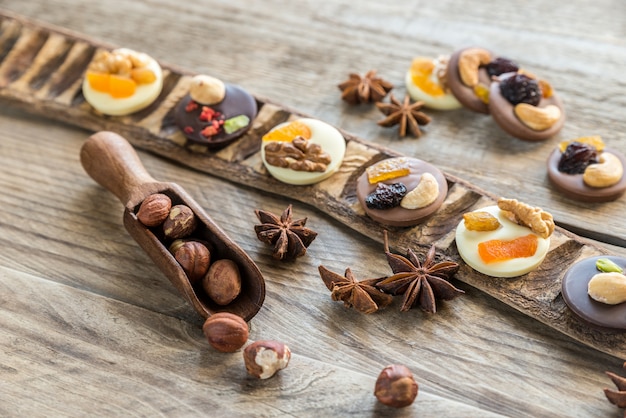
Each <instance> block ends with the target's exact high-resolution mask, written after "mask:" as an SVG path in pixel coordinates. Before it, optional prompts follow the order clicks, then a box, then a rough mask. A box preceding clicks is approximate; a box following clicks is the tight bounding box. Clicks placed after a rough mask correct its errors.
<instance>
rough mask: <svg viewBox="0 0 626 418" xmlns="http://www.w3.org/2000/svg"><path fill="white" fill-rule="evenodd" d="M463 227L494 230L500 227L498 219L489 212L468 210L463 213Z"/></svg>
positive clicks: (475, 229)
mask: <svg viewBox="0 0 626 418" xmlns="http://www.w3.org/2000/svg"><path fill="white" fill-rule="evenodd" d="M463 221H464V222H465V228H466V229H468V230H470V231H495V230H496V229H498V228H500V221H498V218H496V217H495V216H493V215H492V214H491V213H489V212H483V211H478V212H469V213H464V214H463Z"/></svg>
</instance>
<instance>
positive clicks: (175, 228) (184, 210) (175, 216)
mask: <svg viewBox="0 0 626 418" xmlns="http://www.w3.org/2000/svg"><path fill="white" fill-rule="evenodd" d="M196 224H197V220H196V215H194V213H193V211H192V210H191V209H190V208H189V206H186V205H175V206H172V209H170V213H169V215H168V216H167V218H165V221H164V222H163V233H164V234H165V237H166V238H169V239H179V238H185V237H186V236H188V235H190V234H191V233H192V232H193V231H194V229H196Z"/></svg>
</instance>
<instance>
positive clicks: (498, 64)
mask: <svg viewBox="0 0 626 418" xmlns="http://www.w3.org/2000/svg"><path fill="white" fill-rule="evenodd" d="M485 70H487V74H489V77H494V76H498V75H500V74H504V73H514V72H517V70H519V65H517V63H515V62H513V61H511V60H510V59H508V58H503V57H498V58H496V59H494V60H493V61H491V62H490V63H489V64H487V65H485Z"/></svg>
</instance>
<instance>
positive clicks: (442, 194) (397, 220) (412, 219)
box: [356, 158, 448, 226]
mask: <svg viewBox="0 0 626 418" xmlns="http://www.w3.org/2000/svg"><path fill="white" fill-rule="evenodd" d="M408 160H409V161H410V163H409V164H410V173H409V174H408V175H406V176H402V177H396V178H393V179H389V180H385V181H383V182H382V183H386V184H393V183H402V184H403V185H404V186H405V187H406V189H407V190H408V191H409V192H410V191H411V190H413V189H414V188H415V187H416V186H417V185H418V183H419V181H420V179H421V177H422V174H424V173H430V174H432V175H433V176H434V177H435V179H436V180H437V184H438V185H439V195H438V196H437V199H435V201H434V202H433V203H431V204H430V205H428V206H425V207H423V208H418V209H405V208H403V207H401V206H397V207H394V208H391V209H373V208H369V207H368V206H367V204H366V202H365V199H366V198H367V196H368V195H370V194H371V193H372V192H374V191H375V190H376V186H377V185H378V184H379V183H375V184H371V183H370V182H369V180H368V178H367V172H365V173H363V174H361V175H360V176H359V178H358V179H357V185H356V193H357V198H358V199H359V202H360V203H361V206H362V207H363V209H364V210H365V213H366V214H367V215H368V216H369V217H370V218H372V219H373V220H375V221H376V222H378V223H381V224H383V225H390V226H412V225H417V224H418V223H420V222H422V221H424V220H425V219H426V218H428V217H429V216H430V215H432V214H433V213H434V212H436V211H437V209H439V207H440V206H441V204H442V203H443V201H444V200H445V198H446V196H447V194H448V182H447V181H446V178H445V176H444V175H443V173H442V172H441V171H440V170H439V169H438V168H437V167H435V166H434V165H432V164H429V163H427V162H425V161H422V160H418V159H417V158H408Z"/></svg>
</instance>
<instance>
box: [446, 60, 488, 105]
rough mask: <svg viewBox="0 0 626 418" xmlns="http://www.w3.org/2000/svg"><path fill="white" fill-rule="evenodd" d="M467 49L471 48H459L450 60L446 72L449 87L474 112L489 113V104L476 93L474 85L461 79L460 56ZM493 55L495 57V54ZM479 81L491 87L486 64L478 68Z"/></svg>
mask: <svg viewBox="0 0 626 418" xmlns="http://www.w3.org/2000/svg"><path fill="white" fill-rule="evenodd" d="M466 49H469V48H463V49H461V50H458V51H456V52H455V53H454V54H452V55H451V56H450V60H449V61H448V71H447V72H446V81H447V82H448V88H449V89H450V91H451V92H452V94H453V95H454V97H456V99H457V100H458V101H459V102H460V103H461V104H462V105H463V106H465V107H467V108H468V109H470V110H473V111H474V112H479V113H489V105H488V104H487V103H485V102H483V101H482V100H481V99H480V98H479V97H478V96H477V95H476V93H474V88H473V87H470V86H467V85H465V83H463V80H461V75H460V74H459V57H460V55H461V53H462V52H463V51H465V50H466ZM481 49H482V48H481ZM490 54H491V53H490ZM491 55H492V57H493V54H491ZM478 81H479V83H482V84H484V85H485V87H486V88H489V85H490V84H491V77H489V74H488V73H487V69H486V68H485V67H484V66H481V67H480V68H479V69H478Z"/></svg>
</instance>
